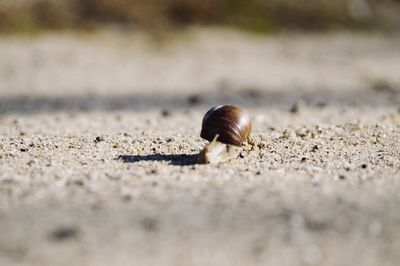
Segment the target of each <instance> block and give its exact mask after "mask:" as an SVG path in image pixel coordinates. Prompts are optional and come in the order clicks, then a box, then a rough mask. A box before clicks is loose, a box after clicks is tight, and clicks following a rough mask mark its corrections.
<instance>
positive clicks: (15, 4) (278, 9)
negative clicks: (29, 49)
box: [0, 0, 400, 33]
mask: <svg viewBox="0 0 400 266" xmlns="http://www.w3.org/2000/svg"><path fill="white" fill-rule="evenodd" d="M399 14H400V1H399V0H305V1H295V0H201V1H199V0H132V1H129V0H1V1H0V30H1V31H2V32H8V33H10V32H37V31H40V30H60V29H96V28H100V27H104V26H112V27H115V26H117V27H121V28H128V29H146V30H153V31H159V30H165V29H175V28H181V27H185V26H188V25H194V24H196V25H227V26H234V27H239V28H242V29H247V30H251V31H256V32H274V31H282V30H288V29H289V30H327V29H342V28H352V29H376V28H379V29H386V30H394V29H399V28H400V15H399Z"/></svg>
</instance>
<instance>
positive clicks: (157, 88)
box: [0, 29, 400, 265]
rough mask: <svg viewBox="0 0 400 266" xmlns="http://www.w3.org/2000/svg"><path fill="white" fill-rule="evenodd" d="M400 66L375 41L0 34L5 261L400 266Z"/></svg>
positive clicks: (0, 214) (386, 42)
mask: <svg viewBox="0 0 400 266" xmlns="http://www.w3.org/2000/svg"><path fill="white" fill-rule="evenodd" d="M399 73H400V38H399V37H398V36H396V35H390V34H380V33H363V34H361V33H357V34H356V33H348V32H339V33H329V34H300V33H287V34H281V35H272V36H259V35H252V34H247V33H240V32H235V31H232V30H226V29H193V30H190V31H188V32H184V33H181V34H171V36H169V38H168V39H161V40H160V39H152V38H150V37H149V36H146V35H145V34H142V33H128V34H126V33H118V32H112V31H105V32H101V33H97V34H93V35H85V34H78V33H63V34H61V33H58V34H56V33H53V34H42V35H39V36H36V37H24V36H2V37H1V39H0V265H354V264H357V265H399V264H400V253H399V250H400V230H399V228H400V208H399V205H400V196H399V195H400V194H399V193H398V191H399V189H400V156H399V155H400V143H399V137H400V113H399V107H400V75H399ZM228 103H229V104H237V105H240V106H242V107H243V108H245V109H246V110H248V112H249V113H250V114H251V115H252V118H253V131H252V134H251V137H250V139H249V141H248V143H246V144H245V145H244V146H243V147H242V151H241V152H240V155H239V156H238V158H236V159H234V160H232V161H230V162H228V163H224V164H220V165H199V164H197V160H196V156H197V153H198V152H199V151H200V149H201V148H202V147H203V146H204V145H205V144H206V143H207V142H206V141H205V140H202V139H201V138H200V136H199V135H200V128H201V120H202V117H203V115H204V114H205V112H206V111H207V110H208V109H209V108H210V107H211V106H214V105H218V104H228Z"/></svg>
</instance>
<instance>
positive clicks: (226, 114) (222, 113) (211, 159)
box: [199, 105, 252, 164]
mask: <svg viewBox="0 0 400 266" xmlns="http://www.w3.org/2000/svg"><path fill="white" fill-rule="evenodd" d="M251 128H252V123H251V119H250V115H249V114H248V113H246V112H245V111H244V110H243V109H242V108H240V107H236V106H233V105H220V106H216V107H213V108H211V109H210V110H208V111H207V113H206V114H205V115H204V118H203V122H202V128H201V133H200V136H201V137H202V138H203V139H206V140H208V141H210V143H208V144H207V145H206V146H205V147H204V148H203V149H202V150H201V151H200V154H199V161H200V163H211V164H218V163H220V162H225V161H228V160H230V159H233V158H235V157H237V151H238V147H240V146H242V144H243V142H244V141H245V140H246V139H247V138H248V137H249V135H250V132H251ZM235 146H236V147H235Z"/></svg>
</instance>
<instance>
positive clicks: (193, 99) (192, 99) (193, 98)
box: [187, 95, 202, 105]
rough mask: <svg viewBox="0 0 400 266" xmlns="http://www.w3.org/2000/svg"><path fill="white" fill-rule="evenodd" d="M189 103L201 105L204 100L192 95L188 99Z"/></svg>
mask: <svg viewBox="0 0 400 266" xmlns="http://www.w3.org/2000/svg"><path fill="white" fill-rule="evenodd" d="M187 101H188V103H189V104H191V105H197V104H200V103H201V101H202V99H201V97H200V96H199V95H191V96H189V97H188V98H187Z"/></svg>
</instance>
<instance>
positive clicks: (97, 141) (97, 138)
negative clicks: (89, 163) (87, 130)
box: [94, 136, 104, 143]
mask: <svg viewBox="0 0 400 266" xmlns="http://www.w3.org/2000/svg"><path fill="white" fill-rule="evenodd" d="M101 141H104V138H103V137H102V136H97V137H96V138H95V140H94V143H99V142H101Z"/></svg>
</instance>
